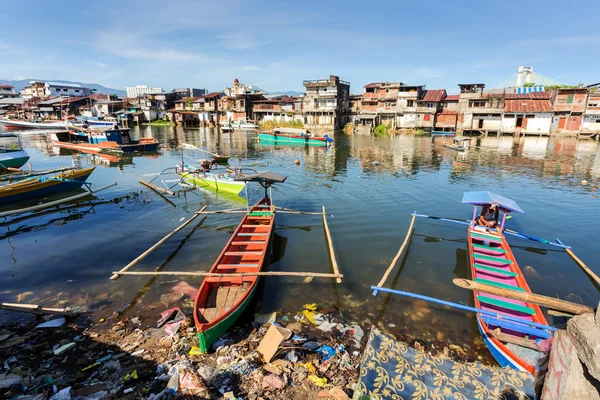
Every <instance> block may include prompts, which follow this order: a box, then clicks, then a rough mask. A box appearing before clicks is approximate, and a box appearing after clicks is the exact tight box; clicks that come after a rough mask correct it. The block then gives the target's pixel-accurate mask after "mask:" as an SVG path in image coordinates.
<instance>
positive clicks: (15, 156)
mask: <svg viewBox="0 0 600 400" xmlns="http://www.w3.org/2000/svg"><path fill="white" fill-rule="evenodd" d="M27 161H29V154H27V152H26V151H25V150H17V151H9V152H6V153H0V172H3V171H6V170H7V169H8V168H21V167H22V166H23V165H25V164H26V163H27Z"/></svg>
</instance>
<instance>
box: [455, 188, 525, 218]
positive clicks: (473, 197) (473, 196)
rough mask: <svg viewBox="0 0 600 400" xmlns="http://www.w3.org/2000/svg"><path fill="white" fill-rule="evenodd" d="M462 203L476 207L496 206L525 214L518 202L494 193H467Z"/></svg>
mask: <svg viewBox="0 0 600 400" xmlns="http://www.w3.org/2000/svg"><path fill="white" fill-rule="evenodd" d="M462 203H463V204H473V205H476V206H482V205H487V204H496V205H497V206H499V207H500V208H503V209H505V210H508V211H514V212H518V213H521V214H524V213H525V211H523V210H522V209H521V207H519V205H518V204H517V202H516V201H514V200H511V199H509V198H508V197H504V196H500V195H499V194H496V193H492V192H466V193H464V194H463V198H462Z"/></svg>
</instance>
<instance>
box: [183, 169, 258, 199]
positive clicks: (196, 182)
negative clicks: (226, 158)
mask: <svg viewBox="0 0 600 400" xmlns="http://www.w3.org/2000/svg"><path fill="white" fill-rule="evenodd" d="M213 165H214V164H213V163H211V162H210V161H205V162H203V163H202V164H201V165H200V167H199V168H194V167H192V166H191V165H189V164H181V163H179V164H177V166H176V167H175V172H177V173H179V176H180V177H181V179H182V180H183V181H184V182H185V183H187V184H188V185H191V186H193V187H198V188H203V189H208V190H210V191H212V192H216V193H219V192H223V193H231V194H235V195H237V194H239V193H240V192H241V191H242V190H243V189H244V187H245V186H246V184H245V182H241V181H237V180H236V178H239V177H240V174H239V172H238V171H236V170H228V171H227V172H224V173H218V172H213V170H211V167H212V166H213ZM229 171H231V172H229Z"/></svg>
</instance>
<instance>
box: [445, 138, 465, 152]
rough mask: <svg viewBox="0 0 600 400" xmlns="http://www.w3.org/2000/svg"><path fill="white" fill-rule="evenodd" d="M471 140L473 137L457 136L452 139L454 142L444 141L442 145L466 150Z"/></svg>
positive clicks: (457, 149)
mask: <svg viewBox="0 0 600 400" xmlns="http://www.w3.org/2000/svg"><path fill="white" fill-rule="evenodd" d="M470 140H471V138H467V137H463V136H460V137H455V138H453V139H452V143H449V142H444V143H443V144H442V146H444V147H446V148H449V149H452V150H456V151H465V150H467V149H468V146H467V144H468V142H469V141H470Z"/></svg>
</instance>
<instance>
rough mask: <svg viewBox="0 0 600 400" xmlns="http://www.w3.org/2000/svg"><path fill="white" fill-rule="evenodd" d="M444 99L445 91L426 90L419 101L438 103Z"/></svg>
mask: <svg viewBox="0 0 600 400" xmlns="http://www.w3.org/2000/svg"><path fill="white" fill-rule="evenodd" d="M444 97H446V89H434V90H431V89H430V90H427V91H426V92H425V95H424V96H423V98H422V99H421V100H422V101H431V102H439V101H442V100H443V99H444Z"/></svg>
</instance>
